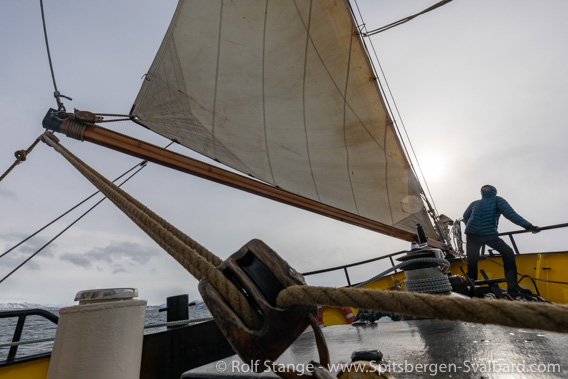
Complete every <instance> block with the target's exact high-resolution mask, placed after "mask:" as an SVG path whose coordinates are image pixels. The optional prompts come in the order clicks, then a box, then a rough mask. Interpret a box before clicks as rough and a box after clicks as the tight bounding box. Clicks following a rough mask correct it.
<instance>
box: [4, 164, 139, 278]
mask: <svg viewBox="0 0 568 379" xmlns="http://www.w3.org/2000/svg"><path fill="white" fill-rule="evenodd" d="M137 166H141V167H140V168H139V169H138V170H136V171H135V172H134V173H133V174H132V175H130V176H129V177H128V178H126V179H125V180H124V181H123V182H122V183H120V184H119V185H118V186H119V187H121V186H122V185H123V184H124V183H126V182H127V181H129V180H130V179H131V178H132V177H133V176H134V175H136V174H137V173H139V172H140V170H142V169H143V168H144V167H146V161H143V162H142V163H139V164H137V165H136V166H134V167H133V168H132V169H134V168H135V167H137ZM132 169H130V170H129V171H132ZM121 176H124V174H123V175H121ZM99 192H100V191H99ZM97 193H98V192H97ZM105 199H106V197H103V198H102V199H101V200H99V201H98V202H97V203H96V204H95V205H93V206H92V207H91V208H89V209H87V211H85V212H84V213H83V214H82V215H81V216H79V217H78V218H77V219H75V221H73V222H72V223H71V224H69V225H68V226H67V227H66V228H64V229H63V230H62V231H61V232H59V233H58V234H57V235H56V236H55V237H53V238H52V239H51V240H49V241H48V242H47V243H46V244H44V245H43V246H42V247H41V248H39V250H37V251H36V252H35V253H33V254H32V255H31V256H29V257H28V258H27V259H26V260H25V261H23V262H22V263H20V264H19V265H18V266H17V267H16V268H14V269H13V270H12V271H10V272H9V273H8V274H7V275H6V276H4V277H3V278H2V279H1V280H0V283H2V282H3V281H4V280H6V279H8V278H9V277H10V276H11V275H12V274H13V273H15V272H16V271H18V270H19V269H20V268H21V267H22V266H23V265H25V264H26V263H28V262H29V261H30V260H31V259H32V258H33V257H35V256H36V255H37V254H38V253H39V252H40V251H42V250H43V249H45V248H46V247H47V246H48V245H49V244H50V243H52V242H53V241H55V240H56V239H57V238H59V236H61V235H62V234H63V233H65V232H66V231H67V230H68V229H69V228H71V227H72V226H73V225H75V224H76V223H77V222H78V221H79V220H81V219H82V218H83V217H85V216H86V215H87V214H88V213H89V212H91V211H92V210H93V209H95V207H96V206H97V205H99V204H100V203H102V202H103V201H104V200H105ZM5 254H7V253H4V254H3V255H5Z"/></svg>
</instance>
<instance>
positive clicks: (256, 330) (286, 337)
mask: <svg viewBox="0 0 568 379" xmlns="http://www.w3.org/2000/svg"><path fill="white" fill-rule="evenodd" d="M217 269H218V270H220V271H221V272H222V273H223V274H224V276H225V277H226V278H227V279H228V280H230V281H231V282H232V283H233V284H234V285H235V286H236V287H237V288H238V289H239V290H240V291H241V292H242V293H244V294H245V296H246V298H247V301H248V302H249V304H250V305H251V306H252V307H253V308H254V310H255V312H256V313H257V314H258V315H259V316H260V319H261V321H260V325H257V326H256V327H250V326H247V325H246V324H245V323H244V322H243V320H242V319H241V317H240V316H239V315H238V314H237V313H236V312H235V310H234V309H232V308H231V307H230V306H229V304H228V303H227V302H226V301H225V299H223V297H222V296H221V295H220V294H219V292H218V291H217V290H216V289H215V288H214V287H213V285H212V284H211V283H210V282H209V281H208V279H207V278H204V279H202V280H201V281H200V282H199V292H200V293H201V296H202V297H203V301H204V302H205V304H206V305H207V307H208V309H209V311H210V312H211V314H212V315H213V318H214V319H215V322H216V323H217V325H218V326H219V329H220V330H221V331H222V332H223V334H224V335H225V337H226V338H227V340H228V341H229V343H230V344H231V346H232V347H233V349H234V350H235V352H237V354H238V355H239V356H240V358H241V359H242V360H243V362H247V363H249V362H250V363H252V364H251V368H252V369H258V370H260V371H262V370H264V369H265V368H266V367H265V366H264V365H265V362H269V361H275V360H276V359H277V358H278V357H279V356H280V355H281V354H282V353H283V352H284V350H286V349H287V348H288V346H290V345H291V344H292V342H294V341H295V340H296V339H297V338H298V337H299V336H300V334H302V333H303V332H304V330H305V329H306V328H307V327H308V326H309V325H310V315H311V316H312V317H313V315H315V312H316V307H315V306H313V305H293V306H291V307H289V308H286V309H284V308H279V307H278V306H277V304H276V298H277V297H278V294H279V293H280V291H281V290H283V289H285V288H286V287H289V286H293V285H305V281H304V279H303V276H302V275H301V274H299V273H298V272H297V271H296V270H294V269H293V268H292V267H290V266H289V265H288V263H287V262H286V261H284V259H282V258H281V257H280V256H279V255H278V254H277V253H276V252H275V251H273V250H272V249H271V248H270V247H268V245H266V244H265V243H264V242H262V241H260V240H256V239H255V240H252V241H250V242H248V243H247V244H246V245H245V246H243V247H242V248H241V249H240V250H239V251H237V252H236V253H234V254H233V255H231V256H230V257H229V258H228V259H227V260H225V261H224V262H223V263H221V264H220V265H219V266H218V267H217ZM254 363H258V364H254Z"/></svg>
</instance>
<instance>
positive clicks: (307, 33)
mask: <svg viewBox="0 0 568 379" xmlns="http://www.w3.org/2000/svg"><path fill="white" fill-rule="evenodd" d="M294 4H295V5H296V10H297V11H298V15H299V16H300V19H301V18H302V16H301V13H300V10H299V9H298V4H297V3H296V1H294ZM312 5H313V1H310V11H309V14H308V25H305V23H304V25H305V27H306V46H305V49H304V77H303V83H302V104H303V108H304V109H303V112H302V117H303V119H304V133H305V136H306V151H307V154H308V164H309V165H310V172H311V174H312V181H313V183H314V190H315V191H316V197H317V199H318V201H321V198H320V195H319V191H318V186H317V183H316V178H315V176H314V170H313V167H312V159H311V154H310V144H309V137H308V128H307V124H306V71H307V64H308V63H307V62H308V46H309V44H310V41H311V38H310V26H311V23H312ZM302 22H303V21H302Z"/></svg>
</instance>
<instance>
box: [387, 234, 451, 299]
mask: <svg viewBox="0 0 568 379" xmlns="http://www.w3.org/2000/svg"><path fill="white" fill-rule="evenodd" d="M416 234H417V236H418V243H412V246H411V250H410V251H408V252H407V253H406V255H405V256H403V257H401V258H398V259H397V260H398V261H400V262H402V263H405V264H404V265H403V268H402V269H403V271H404V273H405V275H406V281H405V282H404V284H405V285H406V290H407V291H408V292H424V293H433V294H444V295H449V294H450V293H451V291H452V285H451V284H450V281H449V280H448V277H447V276H446V275H444V273H445V272H446V270H447V269H448V268H449V267H450V264H449V262H448V261H447V260H445V258H444V253H443V252H442V250H440V249H434V248H431V247H429V246H428V243H427V238H426V235H425V233H424V230H423V229H422V227H421V226H420V225H417V226H416ZM441 264H442V265H444V270H443V271H442V269H440V265H441Z"/></svg>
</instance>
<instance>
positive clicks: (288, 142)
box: [132, 0, 435, 237]
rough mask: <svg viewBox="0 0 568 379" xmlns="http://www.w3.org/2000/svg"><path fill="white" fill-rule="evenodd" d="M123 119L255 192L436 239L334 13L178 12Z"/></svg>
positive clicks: (318, 5)
mask: <svg viewBox="0 0 568 379" xmlns="http://www.w3.org/2000/svg"><path fill="white" fill-rule="evenodd" d="M132 113H133V114H135V115H137V116H138V118H139V119H140V121H141V123H143V124H144V125H145V126H147V127H148V128H150V129H151V130H153V131H155V132H157V133H159V134H161V135H163V136H165V137H167V138H170V139H172V140H175V141H177V142H179V143H180V144H182V145H184V146H186V147H188V148H190V149H192V150H195V151H197V152H199V153H201V154H203V155H205V156H207V157H210V158H212V159H215V160H218V161H219V162H221V163H223V164H225V165H227V166H229V167H231V168H234V169H236V170H238V171H240V172H242V173H244V174H247V175H250V176H252V177H254V178H256V179H259V180H261V181H263V182H265V183H269V184H271V185H273V186H276V187H279V188H281V189H283V190H285V191H288V192H290V193H294V194H297V195H299V196H302V197H306V198H309V199H312V200H315V201H318V202H321V203H323V204H326V205H329V206H332V207H335V208H338V209H341V210H345V211H347V212H350V213H353V214H356V215H360V216H362V217H365V218H368V219H371V220H374V221H377V222H380V223H383V224H385V225H389V226H393V227H394V228H396V229H400V230H405V231H409V232H413V231H414V228H415V225H416V224H417V223H420V224H422V225H423V226H425V229H426V232H427V234H428V235H429V236H430V237H434V236H435V233H434V231H433V228H432V226H431V222H430V221H429V219H428V216H427V214H426V212H425V210H424V206H423V202H422V200H421V189H420V185H419V184H418V181H417V180H416V178H415V176H414V174H413V173H412V170H411V169H410V167H409V164H408V161H407V158H406V156H405V154H404V152H403V150H402V148H401V146H400V142H399V140H398V138H397V135H396V132H395V130H394V128H393V125H392V121H391V119H390V117H389V115H388V112H387V111H386V109H385V105H384V101H383V99H382V97H381V95H380V91H379V89H378V86H377V83H376V80H375V79H374V75H373V71H372V69H371V67H370V64H369V61H368V59H367V55H366V54H365V51H364V49H363V46H362V44H361V41H360V39H359V36H358V35H357V33H356V28H355V26H354V25H353V21H352V18H351V15H350V11H349V9H348V5H347V4H346V3H344V2H343V1H336V2H330V1H326V0H319V1H318V0H313V1H310V0H302V1H300V0H297V1H293V0H290V1H283V0H267V1H255V0H252V1H238V2H235V1H219V0H207V1H194V0H185V1H183V0H182V1H180V3H179V4H178V8H177V10H176V13H175V15H174V18H173V21H172V24H171V25H170V28H169V30H168V32H167V34H166V37H165V38H164V41H163V43H162V46H161V47H160V50H159V52H158V54H157V56H156V59H155V60H154V62H153V64H152V66H151V68H150V70H149V72H148V74H147V75H146V80H145V81H144V84H143V86H142V88H141V90H140V93H139V94H138V97H137V98H136V102H135V107H134V108H133V112H132Z"/></svg>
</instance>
